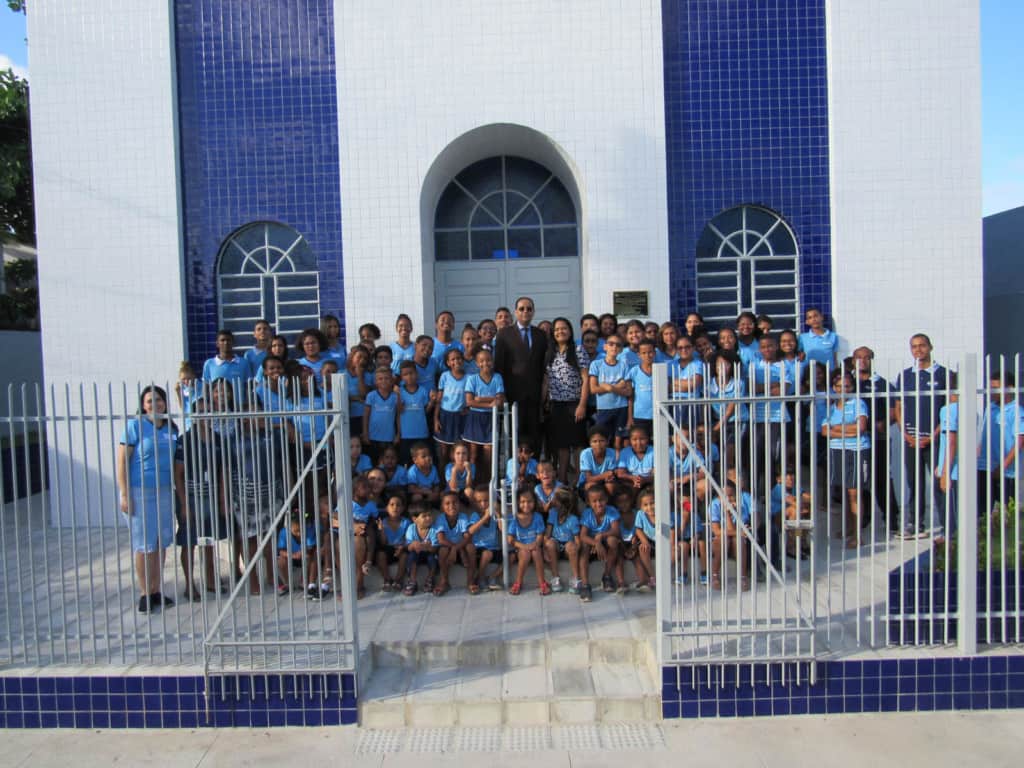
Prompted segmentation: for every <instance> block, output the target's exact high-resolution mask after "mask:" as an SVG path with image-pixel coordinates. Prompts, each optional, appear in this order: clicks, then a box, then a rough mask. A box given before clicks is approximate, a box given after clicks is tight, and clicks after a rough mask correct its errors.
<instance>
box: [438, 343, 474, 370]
mask: <svg viewBox="0 0 1024 768" xmlns="http://www.w3.org/2000/svg"><path fill="white" fill-rule="evenodd" d="M449 349H457V350H459V352H462V353H463V354H465V352H466V348H465V347H464V346H462V342H461V341H457V340H456V339H452V340H451V341H449V342H448V343H447V344H445V343H444V342H443V341H441V340H440V339H439V338H437V336H435V337H434V349H433V351H432V352H431V353H430V357H431V359H432V360H434V361H436V362H437V368H438V370H440V371H444V370H447V369H448V366H446V365H445V364H444V357H445V355H447V354H448V350H449Z"/></svg>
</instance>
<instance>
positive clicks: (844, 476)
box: [826, 397, 871, 489]
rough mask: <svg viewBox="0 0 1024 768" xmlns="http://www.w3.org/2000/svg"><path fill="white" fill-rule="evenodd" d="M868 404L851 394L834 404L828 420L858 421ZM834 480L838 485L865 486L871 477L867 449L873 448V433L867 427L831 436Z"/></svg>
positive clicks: (839, 423) (837, 423) (834, 423)
mask: <svg viewBox="0 0 1024 768" xmlns="http://www.w3.org/2000/svg"><path fill="white" fill-rule="evenodd" d="M867 415H868V408H867V406H866V405H865V404H864V401H863V400H861V399H860V398H859V397H852V398H851V397H848V398H846V399H845V400H843V401H841V402H839V403H835V404H833V405H832V407H831V409H830V410H829V414H828V421H827V422H826V423H827V424H828V425H829V426H830V427H838V426H848V425H851V424H856V423H857V421H858V420H859V419H860V418H861V417H862V416H863V417H867ZM828 447H829V452H830V453H831V464H832V473H831V483H832V486H833V487H836V488H847V489H849V488H864V487H866V485H867V481H868V478H869V477H870V467H869V465H868V457H869V454H868V451H869V450H871V436H870V432H869V431H868V430H865V431H863V432H861V433H860V434H858V435H847V436H845V437H830V438H829V440H828Z"/></svg>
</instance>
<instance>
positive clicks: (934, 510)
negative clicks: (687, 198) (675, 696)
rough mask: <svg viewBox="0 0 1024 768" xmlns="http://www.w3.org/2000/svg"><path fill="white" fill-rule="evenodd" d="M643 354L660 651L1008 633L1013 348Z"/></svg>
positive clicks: (1015, 631)
mask: <svg viewBox="0 0 1024 768" xmlns="http://www.w3.org/2000/svg"><path fill="white" fill-rule="evenodd" d="M787 369H788V370H787ZM656 370H658V373H657V374H656V375H655V376H654V386H655V424H654V436H653V439H654V450H655V466H656V468H657V469H656V471H655V488H656V503H657V516H658V518H657V519H658V542H657V550H658V552H659V553H669V554H670V555H671V557H659V558H658V559H657V565H656V570H657V575H658V586H659V589H658V614H659V616H658V618H659V627H660V629H661V638H660V639H661V654H662V661H663V663H666V664H672V663H679V664H700V663H732V662H751V663H753V662H765V661H768V662H775V661H806V660H813V659H815V658H821V657H825V656H833V657H834V656H837V655H844V654H847V653H855V652H857V651H859V650H863V649H866V648H878V647H882V646H931V645H952V644H954V643H955V644H956V645H957V646H958V648H959V650H960V651H961V652H963V653H974V652H975V651H976V649H977V645H978V643H986V644H996V643H1010V642H1019V641H1020V640H1021V638H1022V637H1024V632H1022V629H1024V598H1022V592H1024V578H1022V575H1024V570H1022V568H1021V564H1020V560H1021V556H1022V548H1024V530H1022V528H1021V523H1020V518H1019V514H1018V512H1017V503H1016V501H1015V500H1016V499H1019V498H1021V495H1020V491H1021V476H1020V475H1021V473H1020V472H1018V471H1017V469H1018V467H1020V466H1024V434H1022V433H1024V418H1021V417H1020V416H1019V415H1018V409H1019V407H1020V406H1019V403H1020V394H1021V393H1020V390H1019V388H1018V387H1017V385H1016V377H1015V375H1014V374H1015V372H1016V371H1019V364H1018V361H1016V360H1014V361H991V360H987V361H985V365H984V368H983V369H982V372H981V381H980V383H979V376H978V364H977V360H976V359H975V358H973V357H971V356H969V357H967V358H966V359H965V360H963V361H962V362H961V363H960V365H959V366H957V369H956V370H951V371H948V372H947V374H948V375H946V374H942V372H941V371H937V370H931V371H930V372H929V374H928V375H927V376H924V377H923V378H916V379H913V378H911V377H909V376H908V374H906V373H904V374H901V378H900V379H898V380H897V381H896V382H895V383H892V382H888V381H886V380H885V379H884V378H882V377H880V376H879V375H878V374H877V373H876V371H875V370H874V369H872V368H865V369H864V370H861V369H860V368H856V367H850V366H848V367H847V368H845V369H844V368H842V367H840V368H838V369H836V370H833V369H832V366H825V365H813V364H811V363H800V362H796V361H794V362H793V363H781V362H780V363H775V364H766V363H755V364H753V365H751V366H750V367H749V368H747V369H745V370H744V369H742V368H741V367H740V366H737V367H735V368H734V367H733V366H732V365H731V364H723V365H722V367H721V368H720V369H718V370H713V369H711V368H710V367H708V366H697V367H696V368H691V369H689V370H685V369H684V370H681V369H680V367H678V366H671V365H670V364H669V365H658V366H656ZM834 374H835V376H836V379H835V380H836V384H835V386H832V385H831V384H829V383H826V382H832V381H833V380H834V379H833V375H834ZM695 376H699V377H700V380H699V381H698V382H697V384H696V386H692V387H691V386H690V385H683V386H678V385H677V382H678V381H681V380H683V379H687V380H690V381H695V379H694V377H695ZM932 381H935V386H934V387H933V386H931V382H932ZM911 382H916V383H911ZM1018 450H1020V451H1021V452H1020V459H1018V454H1017V452H1018Z"/></svg>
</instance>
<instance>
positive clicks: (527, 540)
mask: <svg viewBox="0 0 1024 768" xmlns="http://www.w3.org/2000/svg"><path fill="white" fill-rule="evenodd" d="M546 530H547V526H546V525H545V524H544V517H543V516H542V515H541V514H540V513H539V512H534V513H533V516H532V517H531V518H530V522H529V523H527V524H526V525H523V524H522V523H520V522H519V515H513V516H512V521H511V522H510V523H509V526H508V535H509V536H511V537H512V538H513V539H514V540H515V541H518V542H519V543H520V544H527V545H529V544H533V542H535V541H536V540H537V538H538V537H540V536H543V535H544V531H546Z"/></svg>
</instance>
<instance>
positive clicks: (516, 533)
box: [508, 488, 551, 595]
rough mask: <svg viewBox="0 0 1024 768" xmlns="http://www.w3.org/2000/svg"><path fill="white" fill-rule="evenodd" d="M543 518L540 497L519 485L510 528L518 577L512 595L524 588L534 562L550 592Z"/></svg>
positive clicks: (543, 586) (546, 592) (540, 581)
mask: <svg viewBox="0 0 1024 768" xmlns="http://www.w3.org/2000/svg"><path fill="white" fill-rule="evenodd" d="M545 529H546V526H545V525H544V518H543V517H542V516H541V515H540V513H538V512H537V499H536V497H534V495H533V491H532V490H530V489H529V488H520V489H519V492H518V493H517V494H516V514H515V516H514V517H513V518H512V522H511V524H510V525H509V529H508V544H509V546H510V547H515V551H516V580H515V582H514V583H513V584H512V586H511V587H510V588H509V594H510V595H518V594H519V593H520V592H521V591H522V589H523V578H524V577H525V576H526V569H527V567H528V566H529V565H530V563H531V562H532V563H533V566H534V568H535V570H536V571H537V583H538V584H539V585H540V593H541V594H542V595H550V594H551V585H550V584H548V583H547V582H546V581H545V580H544V531H545Z"/></svg>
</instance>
